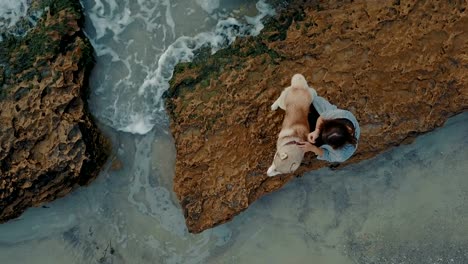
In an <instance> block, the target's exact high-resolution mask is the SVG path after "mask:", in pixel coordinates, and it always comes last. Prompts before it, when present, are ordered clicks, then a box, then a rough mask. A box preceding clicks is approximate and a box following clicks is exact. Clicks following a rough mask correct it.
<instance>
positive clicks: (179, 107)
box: [166, 0, 468, 233]
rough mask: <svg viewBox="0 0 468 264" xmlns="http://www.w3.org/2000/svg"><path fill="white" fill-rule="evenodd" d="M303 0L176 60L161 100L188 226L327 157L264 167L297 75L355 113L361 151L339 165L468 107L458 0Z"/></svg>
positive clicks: (224, 212) (216, 216)
mask: <svg viewBox="0 0 468 264" xmlns="http://www.w3.org/2000/svg"><path fill="white" fill-rule="evenodd" d="M310 2H311V3H310V6H306V7H305V11H304V12H303V13H302V12H300V11H299V12H297V11H292V9H289V10H288V11H284V12H283V13H282V15H280V16H279V17H278V18H276V19H275V20H274V21H272V22H271V23H270V24H269V25H268V27H267V28H266V29H265V30H264V31H263V33H262V34H261V35H260V36H258V37H256V38H247V39H242V40H239V41H237V42H236V43H235V44H234V45H233V46H232V47H230V48H229V49H227V50H222V51H220V52H218V53H217V54H215V55H214V56H207V58H199V59H197V61H194V62H193V63H191V64H188V65H187V64H184V65H180V66H179V67H178V68H177V69H176V74H175V77H174V78H173V80H172V86H171V89H170V91H169V92H168V93H167V97H168V98H167V101H166V103H167V109H168V112H169V114H170V117H171V130H172V132H173V134H174V137H175V141H176V148H177V162H176V175H175V179H174V191H175V192H176V194H177V196H178V198H179V200H180V203H181V205H182V208H183V210H184V213H185V217H186V224H187V227H188V229H189V231H190V232H193V233H198V232H201V231H203V230H205V229H207V228H211V227H213V226H216V225H218V224H221V223H224V222H226V221H229V220H230V219H232V218H233V217H234V216H235V215H237V214H239V213H240V212H241V211H243V210H245V209H246V208H247V207H248V206H249V205H250V204H251V203H253V202H254V201H255V200H257V199H258V198H259V197H261V196H263V195H265V194H268V193H270V192H273V191H275V190H277V189H278V188H280V187H281V186H283V185H284V184H285V183H286V182H288V181H289V180H291V179H293V177H295V176H298V175H301V174H302V173H304V172H305V171H310V170H315V169H318V168H322V167H324V166H327V165H329V164H327V163H326V162H321V161H318V160H316V159H315V157H313V156H312V155H309V156H306V158H305V160H304V162H303V166H302V167H301V169H300V170H299V171H298V172H297V173H296V174H295V175H282V176H280V177H273V178H268V177H267V176H266V170H267V168H268V166H269V165H270V163H271V160H272V157H273V155H274V152H275V142H276V138H277V134H278V132H279V130H280V127H281V121H282V118H283V112H282V111H277V112H272V111H270V105H271V104H272V103H273V102H274V100H275V99H276V98H277V97H278V96H279V94H280V92H281V90H282V89H283V88H284V87H286V86H288V84H289V82H290V78H291V77H292V75H293V74H294V73H302V74H304V75H305V76H306V79H307V80H308V82H309V85H311V86H313V87H315V88H316V90H317V92H318V94H319V95H321V96H323V97H325V98H327V99H328V100H329V101H330V102H332V103H333V104H336V105H337V106H338V107H340V108H343V109H348V110H350V111H352V112H353V113H354V114H355V115H356V117H357V119H358V120H359V122H360V125H361V130H362V132H361V133H362V134H361V140H360V142H359V147H358V151H357V153H356V154H355V155H354V156H353V157H352V158H351V159H350V160H349V161H347V162H346V163H344V164H349V163H354V162H358V161H361V160H364V159H369V158H371V157H374V156H375V155H377V154H378V153H380V152H382V151H384V150H386V149H388V148H390V147H392V146H396V145H399V144H401V143H408V142H410V141H411V139H412V138H413V137H414V136H415V135H417V134H419V133H424V132H427V131H430V130H432V129H434V128H435V127H438V126H441V125H442V124H443V123H444V122H445V121H446V120H447V118H449V117H450V116H452V115H454V114H456V113H459V112H461V111H464V110H466V109H467V106H468V88H467V84H468V80H467V76H468V74H467V73H468V56H467V51H468V32H467V28H468V18H467V16H466V11H465V9H466V5H467V4H466V1H439V2H434V1H411V3H406V2H405V3H403V1H363V0H362V1H354V2H353V1H350V2H352V3H340V4H334V3H331V4H321V5H319V4H317V3H318V2H317V1H315V2H313V1H310ZM312 2H313V3H312ZM330 2H333V1H330ZM340 2H342V1H340ZM400 2H401V3H400ZM284 28H285V29H287V31H285V30H283V29H284Z"/></svg>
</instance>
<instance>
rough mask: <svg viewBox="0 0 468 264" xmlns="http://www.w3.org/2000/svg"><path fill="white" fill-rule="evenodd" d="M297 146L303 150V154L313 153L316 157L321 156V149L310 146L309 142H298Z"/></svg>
mask: <svg viewBox="0 0 468 264" xmlns="http://www.w3.org/2000/svg"><path fill="white" fill-rule="evenodd" d="M297 145H298V146H299V148H301V149H302V150H304V153H307V152H314V153H315V155H317V156H323V149H321V148H319V147H317V146H315V145H312V144H310V143H309V142H298V143H297Z"/></svg>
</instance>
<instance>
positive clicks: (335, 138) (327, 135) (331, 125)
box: [320, 118, 357, 149]
mask: <svg viewBox="0 0 468 264" xmlns="http://www.w3.org/2000/svg"><path fill="white" fill-rule="evenodd" d="M320 131H321V133H320V134H321V136H320V138H321V139H322V142H323V144H327V145H330V146H331V147H332V148H334V149H339V148H341V147H343V146H344V145H346V144H352V145H356V144H357V139H356V137H355V136H354V132H355V128H354V125H353V123H352V122H351V121H349V120H348V119H346V118H337V119H331V120H323V123H322V124H321V126H320Z"/></svg>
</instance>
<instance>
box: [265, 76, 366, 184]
mask: <svg viewBox="0 0 468 264" xmlns="http://www.w3.org/2000/svg"><path fill="white" fill-rule="evenodd" d="M278 107H280V108H282V109H284V110H285V111H286V115H285V117H284V120H283V125H282V128H281V132H280V134H279V136H278V141H277V151H276V153H275V157H274V160H273V164H272V165H271V166H270V168H269V169H268V172H267V174H268V176H275V175H278V174H283V173H291V172H294V171H295V170H296V169H297V168H298V167H299V166H300V163H301V161H302V158H303V156H304V153H306V152H314V153H315V154H316V155H317V159H319V160H325V161H328V162H343V161H345V160H347V159H349V158H350V157H351V156H352V155H353V153H354V152H355V151H356V147H357V143H358V139H359V135H360V129H359V124H358V122H357V120H356V118H355V117H354V115H353V114H352V113H351V112H349V111H347V110H343V109H339V108H338V107H336V106H335V105H332V104H330V103H329V102H328V101H327V100H326V99H325V98H323V97H320V96H317V92H316V91H315V89H313V88H311V87H309V86H308V85H307V82H306V80H305V78H304V76H302V75H301V74H295V75H294V76H293V78H292V80H291V86H289V87H288V88H286V89H284V91H283V92H282V93H281V95H280V97H279V98H278V99H277V100H276V101H275V102H274V103H273V105H272V106H271V109H272V110H276V109H277V108H278ZM310 131H312V132H310ZM309 132H310V133H309ZM306 140H307V141H306Z"/></svg>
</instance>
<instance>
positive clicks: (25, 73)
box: [0, 0, 109, 222]
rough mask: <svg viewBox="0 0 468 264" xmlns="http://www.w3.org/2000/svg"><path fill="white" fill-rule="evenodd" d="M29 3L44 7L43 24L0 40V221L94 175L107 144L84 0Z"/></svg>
mask: <svg viewBox="0 0 468 264" xmlns="http://www.w3.org/2000/svg"><path fill="white" fill-rule="evenodd" d="M46 6H49V8H48V9H47V8H45V7H46ZM30 10H44V13H43V14H42V16H41V19H40V20H39V21H38V23H37V25H36V26H34V27H32V28H30V29H28V30H29V32H28V33H27V34H26V35H25V36H23V37H15V36H12V35H5V36H4V41H3V42H0V92H1V93H0V222H2V221H5V220H8V219H11V218H13V217H16V216H18V215H20V214H21V213H22V212H23V211H24V210H25V209H26V208H28V207H31V206H38V205H40V204H42V203H44V202H47V201H51V200H53V199H55V198H58V197H61V196H64V195H65V194H67V193H69V192H70V191H71V190H72V189H73V188H74V187H76V186H77V185H82V184H86V183H88V182H89V181H90V180H92V179H93V178H95V177H96V175H97V173H98V172H99V168H100V166H102V165H103V163H104V162H105V160H106V157H107V152H108V151H109V144H108V142H107V141H106V140H105V139H104V138H103V137H102V136H101V134H100V133H99V132H98V131H97V129H96V126H95V124H94V123H93V121H92V119H91V117H90V115H89V114H88V113H87V112H86V106H85V105H86V103H85V97H86V91H85V90H86V87H85V86H86V85H87V74H88V73H89V70H90V69H91V67H92V48H91V45H90V44H89V43H88V41H87V40H86V38H85V37H84V35H83V32H82V31H81V29H80V27H81V24H82V15H81V7H80V4H79V2H78V1H66V0H65V1H34V2H33V4H32V7H31V9H30Z"/></svg>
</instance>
